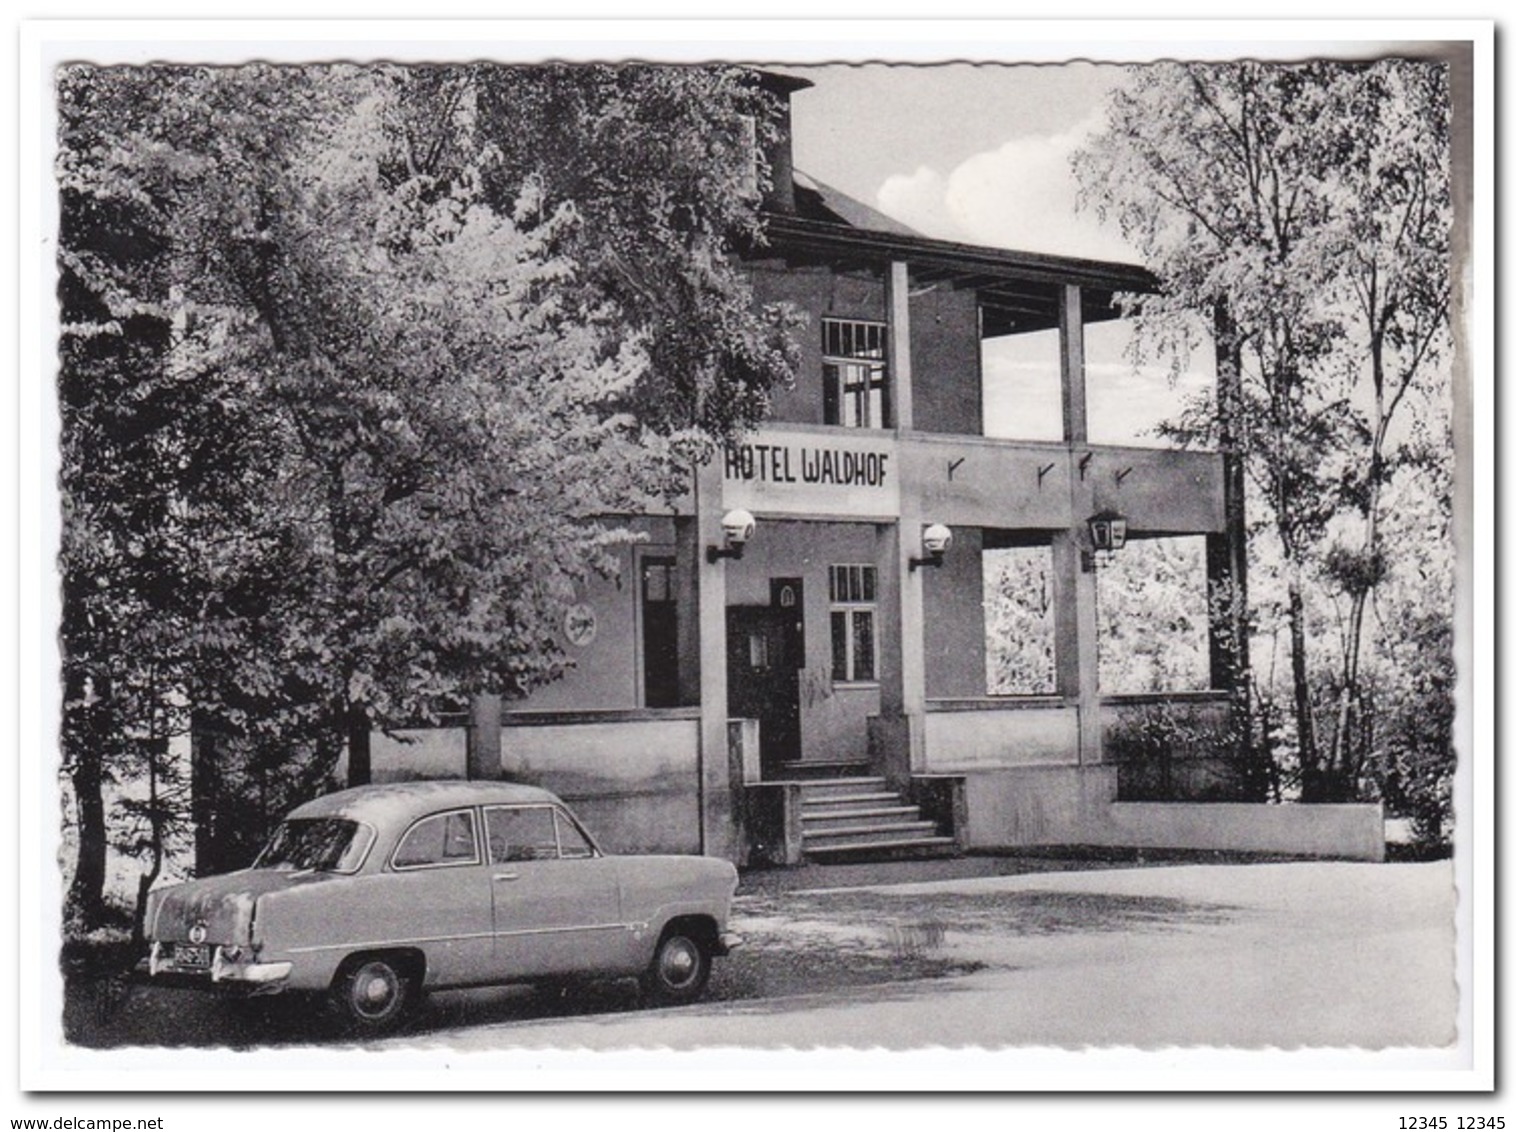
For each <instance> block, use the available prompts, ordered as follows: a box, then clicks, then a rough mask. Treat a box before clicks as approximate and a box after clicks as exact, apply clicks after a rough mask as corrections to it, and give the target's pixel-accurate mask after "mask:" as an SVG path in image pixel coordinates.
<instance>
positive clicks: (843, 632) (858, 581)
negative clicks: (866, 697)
mask: <svg viewBox="0 0 1516 1132" xmlns="http://www.w3.org/2000/svg"><path fill="white" fill-rule="evenodd" d="M830 576H831V613H832V680H833V681H834V682H836V683H839V684H852V683H866V682H870V681H873V680H875V679H876V678H877V676H876V673H877V664H876V660H877V656H876V644H875V639H874V620H875V617H876V614H877V606H876V604H875V603H876V602H877V600H878V598H877V596H876V595H877V591H878V571H877V570H876V569H875V568H874V567H873V566H833V567H832V568H831V571H830Z"/></svg>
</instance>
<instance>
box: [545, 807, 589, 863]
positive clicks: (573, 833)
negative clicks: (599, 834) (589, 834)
mask: <svg viewBox="0 0 1516 1132" xmlns="http://www.w3.org/2000/svg"><path fill="white" fill-rule="evenodd" d="M553 813H554V814H555V815H556V817H557V819H558V852H559V854H560V855H561V856H564V857H593V856H594V855H595V847H594V846H593V845H591V844H590V843H589V840H588V839H587V838H586V837H585V836H584V834H583V833H581V832H580V830H579V827H578V826H577V825H575V824H574V823H573V822H572V821H570V820H569V818H568V815H567V814H565V813H564V812H563V811H562V810H554V811H553Z"/></svg>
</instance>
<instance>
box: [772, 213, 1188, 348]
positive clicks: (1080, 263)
mask: <svg viewBox="0 0 1516 1132" xmlns="http://www.w3.org/2000/svg"><path fill="white" fill-rule="evenodd" d="M765 221H766V232H767V235H768V243H769V249H770V250H772V252H774V253H775V254H777V255H780V256H783V257H784V258H785V259H786V260H788V261H791V262H817V263H820V262H824V263H829V264H834V265H836V264H848V265H855V266H860V267H876V268H877V267H882V266H883V265H885V264H888V263H892V262H904V263H906V264H908V265H909V267H910V277H911V283H912V285H913V286H931V285H934V284H941V285H946V286H951V287H954V288H958V289H964V290H973V291H974V292H976V293H977V295H978V299H979V305H980V307H981V309H982V310H983V311H984V335H985V337H998V336H999V335H1002V334H1024V333H1028V332H1030V331H1033V330H1045V329H1050V328H1051V327H1054V326H1057V325H1058V308H1059V304H1060V302H1061V299H1062V289H1063V287H1065V286H1069V285H1073V286H1077V287H1079V288H1081V290H1082V292H1083V294H1082V296H1081V299H1082V302H1081V305H1082V307H1083V314H1084V319H1085V321H1086V322H1100V321H1103V320H1107V319H1112V318H1117V317H1119V316H1120V311H1119V310H1118V309H1117V307H1116V305H1115V301H1114V300H1115V296H1116V295H1118V294H1121V293H1123V292H1137V293H1152V292H1155V291H1157V290H1158V280H1157V278H1156V277H1155V276H1154V275H1153V273H1152V272H1150V271H1148V270H1147V269H1146V268H1144V267H1138V266H1136V265H1134V264H1127V263H1109V262H1105V261H1102V260H1092V259H1079V258H1075V257H1072V256H1055V255H1045V254H1042V253H1039V252H1014V251H1006V250H1002V249H999V248H986V247H979V246H977V245H974V244H957V243H953V242H951V241H948V240H934V239H931V238H929V237H926V236H909V235H901V234H897V233H892V232H875V231H870V230H867V229H862V228H853V227H849V226H847V225H843V224H831V223H826V222H823V221H819V220H810V219H806V218H803V217H798V216H787V215H782V214H777V213H776V214H770V215H768V216H767V217H765Z"/></svg>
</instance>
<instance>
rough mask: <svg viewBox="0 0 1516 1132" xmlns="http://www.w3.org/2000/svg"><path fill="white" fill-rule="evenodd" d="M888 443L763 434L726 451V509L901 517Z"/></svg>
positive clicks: (896, 467) (892, 444)
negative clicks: (740, 508) (898, 515)
mask: <svg viewBox="0 0 1516 1132" xmlns="http://www.w3.org/2000/svg"><path fill="white" fill-rule="evenodd" d="M899 479H900V476H899V463H898V461H897V459H896V453H895V442H894V439H893V438H890V437H877V436H869V437H852V436H845V435H844V436H838V435H823V434H817V433H789V432H778V431H770V430H765V431H762V432H758V433H755V434H753V435H752V436H750V437H749V438H748V439H747V441H746V442H744V443H743V444H740V445H737V446H736V447H733V448H729V449H728V450H727V451H726V453H725V455H724V459H723V465H722V480H723V505H724V506H727V507H743V508H746V509H747V510H749V511H755V512H759V513H768V514H784V515H814V516H819V517H824V516H833V515H835V516H842V517H851V516H859V517H874V518H890V517H893V516H895V515H896V514H898V513H899V511H900V485H899Z"/></svg>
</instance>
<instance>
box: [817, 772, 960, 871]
mask: <svg viewBox="0 0 1516 1132" xmlns="http://www.w3.org/2000/svg"><path fill="white" fill-rule="evenodd" d="M799 785H800V828H801V833H800V841H801V847H802V851H803V853H804V855H805V858H806V859H807V860H810V861H817V862H828V861H861V860H880V859H898V858H903V857H940V856H950V855H951V854H953V853H954V852H955V851H956V849H955V843H954V841H953V838H952V837H950V836H946V835H944V833H943V832H942V831H941V830H939V829H938V828H937V824H936V823H935V822H932V821H927V820H924V819H923V818H922V816H921V807H919V806H914V805H911V804H910V803H909V802H907V801H905V799H903V798H902V797H901V796H900V795H899V794H897V793H895V792H894V791H892V790H890V789H889V788H888V787H887V786H886V785H885V781H884V779H882V778H863V777H848V778H818V779H812V780H808V781H801V782H800V784H799Z"/></svg>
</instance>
